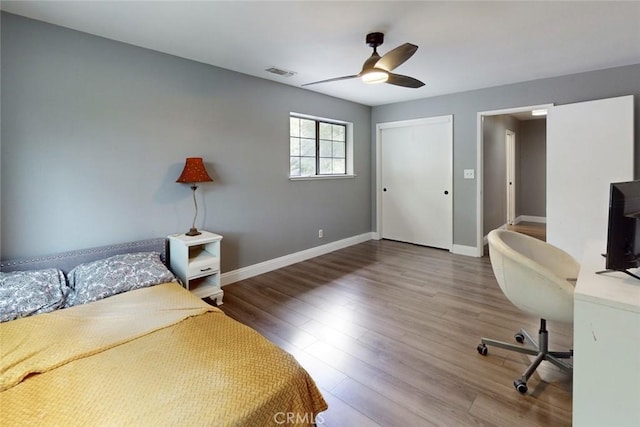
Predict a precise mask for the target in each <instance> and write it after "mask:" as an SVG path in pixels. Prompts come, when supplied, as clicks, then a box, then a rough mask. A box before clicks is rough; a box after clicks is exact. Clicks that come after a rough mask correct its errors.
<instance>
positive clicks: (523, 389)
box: [513, 380, 529, 394]
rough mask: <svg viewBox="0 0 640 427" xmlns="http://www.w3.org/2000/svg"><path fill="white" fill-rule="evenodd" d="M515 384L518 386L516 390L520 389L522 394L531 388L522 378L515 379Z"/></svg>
mask: <svg viewBox="0 0 640 427" xmlns="http://www.w3.org/2000/svg"><path fill="white" fill-rule="evenodd" d="M513 386H514V387H515V388H516V390H518V391H519V392H520V394H525V393H526V392H527V390H529V389H528V388H527V383H525V382H524V381H522V380H515V381H514V382H513Z"/></svg>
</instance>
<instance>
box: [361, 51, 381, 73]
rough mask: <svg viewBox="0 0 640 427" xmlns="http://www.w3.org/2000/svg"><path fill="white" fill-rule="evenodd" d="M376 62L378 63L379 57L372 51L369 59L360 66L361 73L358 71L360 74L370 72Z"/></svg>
mask: <svg viewBox="0 0 640 427" xmlns="http://www.w3.org/2000/svg"><path fill="white" fill-rule="evenodd" d="M378 61H380V55H378V52H375V51H374V52H373V54H372V55H371V56H370V57H369V58H367V60H366V61H364V64H363V65H362V71H360V74H362V73H364V72H365V71H366V70H370V69H371V68H374V67H375V66H376V64H377V63H378Z"/></svg>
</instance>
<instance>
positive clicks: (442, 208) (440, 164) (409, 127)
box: [378, 116, 453, 250]
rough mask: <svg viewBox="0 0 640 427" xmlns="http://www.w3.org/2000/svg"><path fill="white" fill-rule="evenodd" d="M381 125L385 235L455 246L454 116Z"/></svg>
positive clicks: (397, 238) (414, 241) (434, 244)
mask: <svg viewBox="0 0 640 427" xmlns="http://www.w3.org/2000/svg"><path fill="white" fill-rule="evenodd" d="M379 129H380V133H379V135H380V155H381V157H382V159H381V170H380V173H381V181H380V182H381V187H382V188H381V190H382V191H381V192H379V193H378V194H380V195H381V198H382V211H381V216H382V221H381V226H382V237H383V238H386V239H392V240H399V241H403V242H410V243H416V244H419V245H425V246H432V247H436V248H443V249H448V250H451V246H452V241H453V236H452V223H453V218H452V200H453V195H452V194H451V187H452V148H453V117H452V116H444V117H434V118H429V119H421V120H412V121H408V122H396V123H385V124H382V125H379Z"/></svg>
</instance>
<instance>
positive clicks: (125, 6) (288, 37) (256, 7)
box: [1, 0, 640, 106]
mask: <svg viewBox="0 0 640 427" xmlns="http://www.w3.org/2000/svg"><path fill="white" fill-rule="evenodd" d="M1 7H2V9H3V10H5V11H8V12H11V13H15V14H18V15H23V16H27V17H30V18H34V19H38V20H42V21H46V22H50V23H53V24H57V25H61V26H64V27H69V28H73V29H76V30H79V31H84V32H87V33H91V34H96V35H99V36H103V37H106V38H109V39H113V40H118V41H122V42H126V43H130V44H133V45H136V46H142V47H145V48H149V49H154V50H157V51H160V52H165V53H169V54H173V55H177V56H180V57H184V58H188V59H192V60H195V61H199V62H203V63H207V64H212V65H216V66H218V67H222V68H226V69H229V70H234V71H238V72H241V73H245V74H249V75H253V76H257V77H261V78H265V79H270V80H274V81H277V82H280V83H284V84H289V85H292V86H300V85H301V84H303V83H309V82H313V81H317V80H324V79H328V78H332V77H338V76H343V75H352V74H357V73H358V72H359V71H360V69H361V68H362V64H363V62H364V61H365V60H366V59H367V58H368V57H369V55H370V54H371V48H370V47H369V46H367V45H366V44H365V42H364V38H365V35H366V34H367V33H369V32H373V31H380V32H383V33H385V43H384V45H382V46H381V47H380V48H379V52H380V53H381V54H384V53H385V52H387V51H388V50H390V49H392V48H394V47H396V46H398V45H400V44H402V43H405V42H410V43H414V44H417V45H418V46H419V47H420V48H419V49H418V51H417V52H416V54H415V55H414V56H413V57H412V58H411V59H410V60H409V61H407V62H406V63H404V64H403V65H401V66H400V67H398V68H397V69H396V70H395V71H396V72H397V73H399V74H405V75H409V76H412V77H415V78H417V79H419V80H422V81H424V82H425V83H426V85H425V86H424V87H422V88H420V89H407V88H403V87H397V86H391V85H388V84H381V85H366V84H364V83H362V82H361V81H359V80H358V79H353V80H347V81H341V82H333V83H326V84H320V85H315V86H310V87H308V88H307V89H308V90H313V91H317V92H321V93H324V94H327V95H331V96H335V97H338V98H343V99H347V100H351V101H355V102H358V103H361V104H366V105H372V106H373V105H382V104H388V103H393V102H401V101H407V100H412V99H418V98H425V97H430V96H436V95H442V94H447V93H453V92H461V91H466V90H472V89H479V88H484V87H491V86H496V85H501V84H507V83H515V82H520V81H526V80H534V79H539V78H544V77H552V76H559V75H565V74H572V73H576V72H582V71H590V70H597V69H604V68H610V67H616V66H622V65H629V64H638V63H640V25H639V22H640V1H621V2H617V1H604V2H594V1H567V2H556V1H535V2H532V1H525V2H523V1H512V2H507V1H469V2H460V1H412V2H399V1H373V2H364V1H355V2H344V1H284V2H271V1H251V2H249V1H99V0H90V1H2V2H1ZM270 66H275V67H278V68H282V69H286V70H291V71H295V72H296V73H297V74H296V75H294V76H293V77H289V78H284V77H280V76H277V75H274V74H269V73H267V72H266V71H264V70H265V69H266V68H267V67H270Z"/></svg>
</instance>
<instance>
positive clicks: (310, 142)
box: [300, 139, 316, 156]
mask: <svg viewBox="0 0 640 427" xmlns="http://www.w3.org/2000/svg"><path fill="white" fill-rule="evenodd" d="M300 155H301V156H315V155H316V140H315V139H301V140H300Z"/></svg>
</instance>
